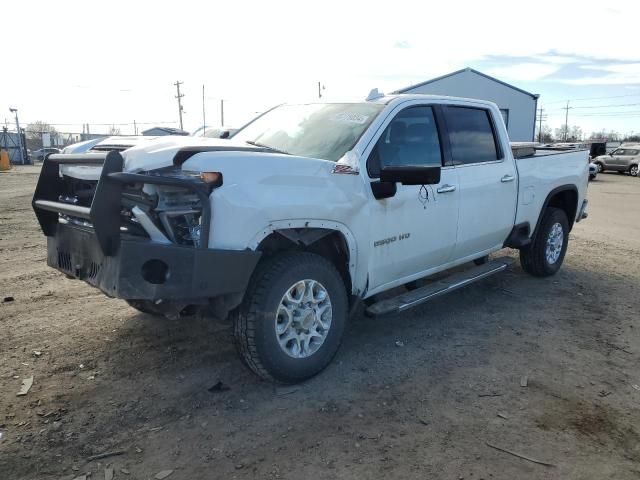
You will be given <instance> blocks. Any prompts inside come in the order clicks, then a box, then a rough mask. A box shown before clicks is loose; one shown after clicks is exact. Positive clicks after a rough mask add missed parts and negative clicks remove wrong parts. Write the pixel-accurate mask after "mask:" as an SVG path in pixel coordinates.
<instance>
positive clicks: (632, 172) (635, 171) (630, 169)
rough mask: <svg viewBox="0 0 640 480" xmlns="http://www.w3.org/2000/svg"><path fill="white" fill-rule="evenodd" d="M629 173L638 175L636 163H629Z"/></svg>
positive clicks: (633, 175)
mask: <svg viewBox="0 0 640 480" xmlns="http://www.w3.org/2000/svg"><path fill="white" fill-rule="evenodd" d="M629 173H630V174H631V176H632V177H637V176H638V165H631V167H629Z"/></svg>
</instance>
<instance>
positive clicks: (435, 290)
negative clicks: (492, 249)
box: [367, 257, 513, 317]
mask: <svg viewBox="0 0 640 480" xmlns="http://www.w3.org/2000/svg"><path fill="white" fill-rule="evenodd" d="M512 263H513V259H512V258H510V257H503V258H498V259H495V260H493V261H491V262H488V263H485V264H484V265H480V266H478V267H473V268H470V269H468V270H464V271H462V272H456V273H454V274H452V275H450V276H448V277H446V278H443V279H441V280H437V281H435V282H433V283H430V284H429V285H425V286H424V287H421V288H417V289H415V290H412V291H411V292H406V293H403V294H401V295H398V296H397V297H393V298H389V299H386V300H381V301H379V302H376V303H374V304H373V305H370V306H369V307H368V308H367V313H368V314H369V315H372V316H374V317H377V316H380V315H389V314H394V313H400V312H404V311H405V310H408V309H410V308H412V307H416V306H418V305H422V304H423V303H425V302H428V301H429V300H432V299H434V298H436V297H439V296H441V295H446V294H447V293H450V292H453V291H454V290H457V289H459V288H462V287H466V286H467V285H470V284H472V283H475V282H477V281H478V280H482V279H483V278H486V277H489V276H491V275H493V274H494V273H498V272H501V271H503V270H505V269H506V268H507V267H508V266H509V265H511V264H512Z"/></svg>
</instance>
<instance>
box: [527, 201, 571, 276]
mask: <svg viewBox="0 0 640 480" xmlns="http://www.w3.org/2000/svg"><path fill="white" fill-rule="evenodd" d="M568 241H569V221H568V220H567V214H566V213H564V211H563V210H560V209H559V208H553V207H549V208H547V210H546V211H545V212H544V215H543V217H542V221H541V222H540V228H539V231H538V232H537V233H536V236H535V238H534V239H533V241H532V242H531V243H530V244H529V245H527V246H526V247H524V248H522V249H520V265H522V269H523V270H524V271H525V272H527V273H530V274H531V275H534V276H536V277H548V276H551V275H554V274H555V273H556V272H557V271H558V270H560V267H561V266H562V262H563V260H564V256H565V254H566V253H567V243H568Z"/></svg>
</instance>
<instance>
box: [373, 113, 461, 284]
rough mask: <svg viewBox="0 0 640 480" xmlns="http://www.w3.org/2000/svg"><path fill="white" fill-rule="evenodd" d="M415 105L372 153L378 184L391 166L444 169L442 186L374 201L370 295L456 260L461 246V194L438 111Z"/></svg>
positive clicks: (402, 190)
mask: <svg viewBox="0 0 640 480" xmlns="http://www.w3.org/2000/svg"><path fill="white" fill-rule="evenodd" d="M436 109H437V107H432V106H428V105H420V104H417V105H414V106H410V107H406V108H404V109H400V108H399V111H397V112H394V115H393V116H391V118H390V120H388V121H387V123H386V124H385V125H383V127H382V130H383V131H382V133H381V135H380V137H379V138H378V140H377V141H376V144H375V146H374V147H373V149H372V150H371V153H370V154H369V158H368V161H367V171H368V173H369V177H370V178H371V180H372V181H373V182H376V181H378V179H379V177H380V169H381V168H382V167H384V166H387V165H426V166H440V167H442V169H441V179H440V183H439V184H437V185H402V184H400V183H397V184H396V188H397V191H396V193H395V195H393V196H392V197H390V198H384V199H375V198H374V199H372V200H371V202H370V205H371V208H370V222H371V236H370V239H371V240H370V241H371V245H370V249H371V250H370V251H371V252H372V253H371V255H370V257H369V258H370V265H369V290H370V291H373V290H375V289H379V290H383V289H384V287H383V286H390V284H392V283H393V284H400V283H405V282H403V281H401V280H402V279H404V280H405V281H409V280H411V279H410V278H408V277H411V276H414V277H415V278H419V277H420V276H421V273H422V272H425V271H426V270H429V269H432V268H435V267H439V266H441V265H443V264H445V263H447V262H449V261H450V260H451V256H452V252H453V249H454V247H455V244H456V232H457V224H458V208H459V192H458V190H457V185H458V179H457V172H456V169H455V168H454V167H453V166H450V165H447V164H446V162H445V161H444V160H445V156H444V148H443V143H444V142H442V141H441V130H440V128H439V125H440V122H439V121H438V115H439V110H436Z"/></svg>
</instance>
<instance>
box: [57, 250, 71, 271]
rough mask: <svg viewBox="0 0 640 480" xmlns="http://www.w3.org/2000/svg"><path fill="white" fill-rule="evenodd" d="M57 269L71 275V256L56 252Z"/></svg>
mask: <svg viewBox="0 0 640 480" xmlns="http://www.w3.org/2000/svg"><path fill="white" fill-rule="evenodd" d="M58 267H59V268H60V269H62V270H64V271H66V272H69V273H73V270H72V267H71V254H70V253H69V252H60V251H58Z"/></svg>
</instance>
